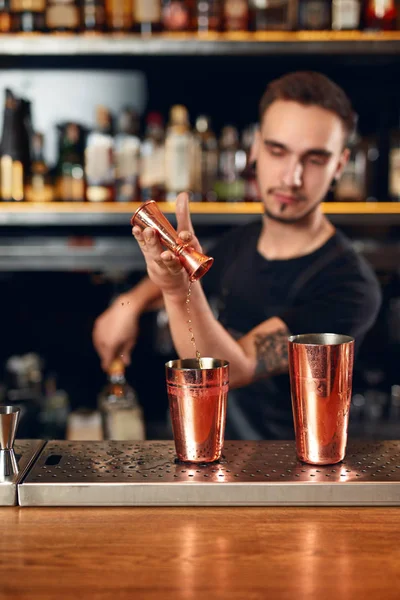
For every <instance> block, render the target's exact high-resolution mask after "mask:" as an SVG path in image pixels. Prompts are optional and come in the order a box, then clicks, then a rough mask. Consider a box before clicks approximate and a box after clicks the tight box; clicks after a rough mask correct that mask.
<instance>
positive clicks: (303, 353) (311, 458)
mask: <svg viewBox="0 0 400 600" xmlns="http://www.w3.org/2000/svg"><path fill="white" fill-rule="evenodd" d="M288 343H289V370H290V387H291V396H292V408H293V418H294V428H295V435H296V452H297V457H298V459H299V460H301V461H303V462H306V463H310V464H313V465H330V464H335V463H338V462H340V461H341V460H343V458H344V456H345V453H346V445H347V428H348V423H349V412H350V402H351V390H352V382H353V362H354V338H352V337H350V336H347V335H338V334H335V333H310V334H304V335H294V336H291V337H289V342H288Z"/></svg>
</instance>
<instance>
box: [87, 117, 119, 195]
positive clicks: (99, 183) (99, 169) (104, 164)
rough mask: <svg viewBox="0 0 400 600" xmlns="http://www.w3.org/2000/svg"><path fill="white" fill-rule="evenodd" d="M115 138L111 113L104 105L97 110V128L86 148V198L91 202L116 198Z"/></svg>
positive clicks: (88, 139)
mask: <svg viewBox="0 0 400 600" xmlns="http://www.w3.org/2000/svg"><path fill="white" fill-rule="evenodd" d="M113 155H114V140H113V136H112V126H111V115H110V112H109V111H108V110H107V109H106V108H105V107H104V106H98V107H97V110H96V129H95V130H94V131H92V132H91V133H90V134H89V135H88V138H87V142H86V148H85V178H86V199H87V200H88V201H89V202H110V201H112V200H114V156H113Z"/></svg>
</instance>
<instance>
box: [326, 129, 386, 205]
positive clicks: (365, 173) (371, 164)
mask: <svg viewBox="0 0 400 600" xmlns="http://www.w3.org/2000/svg"><path fill="white" fill-rule="evenodd" d="M378 157H379V152H378V147H377V143H376V140H375V138H373V137H371V138H367V137H364V138H361V137H360V136H359V135H358V136H357V137H356V138H355V141H354V144H353V145H352V148H351V153H350V158H349V161H348V163H347V165H346V166H345V168H344V171H343V173H342V176H341V178H340V179H339V181H338V182H337V184H336V186H335V190H334V197H335V200H336V201H337V202H346V201H348V202H365V201H366V200H369V201H371V200H373V199H374V192H375V187H376V186H375V183H376V173H377V170H376V162H377V159H378Z"/></svg>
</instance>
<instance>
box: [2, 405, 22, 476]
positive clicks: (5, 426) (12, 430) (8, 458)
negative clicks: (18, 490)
mask: <svg viewBox="0 0 400 600" xmlns="http://www.w3.org/2000/svg"><path fill="white" fill-rule="evenodd" d="M19 416H20V409H19V408H17V407H15V406H0V481H6V480H7V479H8V478H12V477H13V476H14V475H16V474H17V473H18V464H17V459H16V456H15V453H14V448H13V447H14V440H15V434H16V433H17V427H18V421H19Z"/></svg>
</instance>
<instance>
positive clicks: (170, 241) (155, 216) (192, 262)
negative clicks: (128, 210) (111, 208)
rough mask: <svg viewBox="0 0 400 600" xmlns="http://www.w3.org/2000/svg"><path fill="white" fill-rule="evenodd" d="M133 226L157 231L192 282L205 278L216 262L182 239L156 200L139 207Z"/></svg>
mask: <svg viewBox="0 0 400 600" xmlns="http://www.w3.org/2000/svg"><path fill="white" fill-rule="evenodd" d="M131 225H132V226H133V225H138V226H139V227H141V228H142V229H145V227H152V228H153V229H155V230H156V231H157V232H158V234H159V236H160V238H161V242H162V243H163V244H164V245H165V246H166V247H167V248H168V249H169V250H171V251H172V252H174V254H175V255H176V256H177V257H178V258H179V260H180V261H181V263H182V266H183V267H184V268H185V269H186V271H187V273H188V275H189V279H190V281H197V280H198V279H200V278H201V277H203V275H205V274H206V273H207V271H208V269H209V268H210V267H211V265H212V264H213V262H214V259H213V258H211V256H206V255H205V254H201V252H197V251H196V250H195V249H194V248H192V247H191V246H189V244H187V242H184V241H183V240H181V239H180V237H179V236H178V234H177V232H176V231H175V229H174V228H173V227H172V225H171V223H170V222H169V221H168V219H167V218H166V216H165V215H164V214H163V213H162V212H161V210H160V209H159V208H158V206H157V203H156V202H155V201H154V200H148V201H147V202H144V203H143V204H142V205H141V206H139V208H138V209H137V210H136V211H135V213H134V215H133V217H132V219H131Z"/></svg>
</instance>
